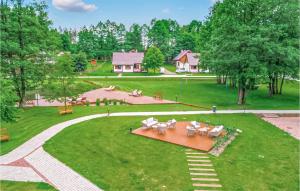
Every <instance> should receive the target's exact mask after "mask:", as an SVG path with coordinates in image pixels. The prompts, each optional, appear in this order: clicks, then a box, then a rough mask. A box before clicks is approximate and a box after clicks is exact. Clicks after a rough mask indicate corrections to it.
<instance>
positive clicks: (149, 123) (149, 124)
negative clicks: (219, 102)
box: [142, 117, 224, 137]
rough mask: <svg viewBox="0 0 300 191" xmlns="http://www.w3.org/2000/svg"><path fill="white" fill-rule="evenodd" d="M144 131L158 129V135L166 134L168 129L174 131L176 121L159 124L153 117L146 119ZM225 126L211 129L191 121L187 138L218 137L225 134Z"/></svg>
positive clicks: (187, 128) (143, 122) (187, 129)
mask: <svg viewBox="0 0 300 191" xmlns="http://www.w3.org/2000/svg"><path fill="white" fill-rule="evenodd" d="M142 124H143V127H142V129H144V130H147V129H156V130H157V132H158V134H165V133H166V129H174V128H175V126H176V120H175V119H172V120H169V121H168V122H159V121H158V120H157V119H154V118H153V117H151V118H148V119H145V120H143V121H142ZM223 129H224V126H223V125H220V126H215V127H214V128H212V129H211V128H209V127H208V126H205V127H201V124H200V123H199V122H197V121H191V122H190V124H188V125H187V126H186V133H187V136H189V137H190V136H195V135H196V134H197V133H198V134H200V135H202V136H206V135H207V136H208V137H218V136H220V134H221V133H222V132H223Z"/></svg>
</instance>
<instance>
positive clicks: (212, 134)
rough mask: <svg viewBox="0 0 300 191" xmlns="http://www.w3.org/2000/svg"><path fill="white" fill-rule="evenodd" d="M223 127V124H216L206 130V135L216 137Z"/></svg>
mask: <svg viewBox="0 0 300 191" xmlns="http://www.w3.org/2000/svg"><path fill="white" fill-rule="evenodd" d="M223 129H224V126H223V125H220V126H216V127H215V128H213V129H212V130H211V131H209V132H208V136H209V137H218V136H219V135H220V134H221V133H222V131H223Z"/></svg>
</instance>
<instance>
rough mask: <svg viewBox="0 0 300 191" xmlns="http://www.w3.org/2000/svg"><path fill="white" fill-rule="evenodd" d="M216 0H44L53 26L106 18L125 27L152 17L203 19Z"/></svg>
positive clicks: (79, 24) (180, 20)
mask: <svg viewBox="0 0 300 191" xmlns="http://www.w3.org/2000/svg"><path fill="white" fill-rule="evenodd" d="M215 1H216V0H48V1H47V2H48V13H49V18H50V19H51V20H52V21H53V26H54V27H59V26H61V27H62V28H76V29H79V28H81V27H83V26H84V25H85V26H90V25H92V24H97V23H98V22H99V21H106V20H107V19H109V20H111V21H115V22H117V23H123V24H125V26H126V27H129V26H130V25H132V24H133V23H137V24H149V23H150V21H151V20H152V19H153V18H157V19H162V18H165V19H168V18H171V19H175V20H176V21H177V22H178V23H179V24H181V25H183V24H188V23H189V22H191V21H192V20H194V19H196V20H204V19H205V17H206V16H208V13H209V8H210V7H211V6H212V5H213V3H214V2H215Z"/></svg>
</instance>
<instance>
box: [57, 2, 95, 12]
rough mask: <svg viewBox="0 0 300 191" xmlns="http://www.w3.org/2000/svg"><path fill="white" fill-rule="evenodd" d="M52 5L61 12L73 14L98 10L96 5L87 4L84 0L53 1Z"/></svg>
mask: <svg viewBox="0 0 300 191" xmlns="http://www.w3.org/2000/svg"><path fill="white" fill-rule="evenodd" d="M52 4H53V6H54V7H56V8H57V9H59V10H64V11H71V12H86V11H93V10H95V9H97V7H96V5H95V4H87V3H85V2H83V0H52Z"/></svg>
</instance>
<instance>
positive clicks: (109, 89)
mask: <svg viewBox="0 0 300 191" xmlns="http://www.w3.org/2000/svg"><path fill="white" fill-rule="evenodd" d="M114 89H115V86H109V87H108V88H104V90H106V91H112V90H114Z"/></svg>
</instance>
